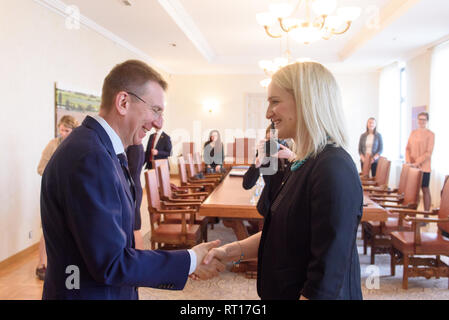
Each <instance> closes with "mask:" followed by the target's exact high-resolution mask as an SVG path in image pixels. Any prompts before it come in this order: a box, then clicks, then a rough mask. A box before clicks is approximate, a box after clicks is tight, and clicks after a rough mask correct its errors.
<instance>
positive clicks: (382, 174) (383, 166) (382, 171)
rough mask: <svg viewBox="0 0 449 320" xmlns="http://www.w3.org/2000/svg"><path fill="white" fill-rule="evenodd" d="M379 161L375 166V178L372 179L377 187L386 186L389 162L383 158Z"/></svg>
mask: <svg viewBox="0 0 449 320" xmlns="http://www.w3.org/2000/svg"><path fill="white" fill-rule="evenodd" d="M379 161H380V163H378V164H377V169H376V176H375V177H374V180H375V181H376V184H377V185H378V186H388V180H389V178H390V166H391V161H389V160H387V159H386V158H383V157H381V158H380V159H379Z"/></svg>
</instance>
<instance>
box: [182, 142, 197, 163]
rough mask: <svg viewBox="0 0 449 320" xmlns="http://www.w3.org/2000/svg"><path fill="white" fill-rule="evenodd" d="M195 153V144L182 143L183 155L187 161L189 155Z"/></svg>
mask: <svg viewBox="0 0 449 320" xmlns="http://www.w3.org/2000/svg"><path fill="white" fill-rule="evenodd" d="M194 152H195V142H183V143H182V155H183V157H184V159H185V160H187V155H188V154H189V153H194Z"/></svg>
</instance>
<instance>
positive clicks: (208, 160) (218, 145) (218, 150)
mask: <svg viewBox="0 0 449 320" xmlns="http://www.w3.org/2000/svg"><path fill="white" fill-rule="evenodd" d="M203 157H204V163H205V164H206V171H207V172H208V173H212V172H217V173H221V172H222V167H223V163H224V149H223V143H222V142H221V137H220V132H218V130H212V131H211V132H210V133H209V141H207V142H206V143H205V144H204V152H203Z"/></svg>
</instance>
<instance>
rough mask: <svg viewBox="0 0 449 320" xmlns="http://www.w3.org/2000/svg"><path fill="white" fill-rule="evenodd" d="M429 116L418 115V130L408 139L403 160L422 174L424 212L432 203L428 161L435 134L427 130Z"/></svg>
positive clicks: (430, 156) (425, 113)
mask: <svg viewBox="0 0 449 320" xmlns="http://www.w3.org/2000/svg"><path fill="white" fill-rule="evenodd" d="M428 121H429V114H428V113H427V112H421V113H419V114H418V129H416V130H413V131H412V133H411V134H410V137H409V138H408V142H407V147H406V150H405V160H406V162H407V163H410V164H411V165H412V166H414V167H416V168H419V169H421V170H422V172H423V177H422V185H421V189H422V193H423V202H424V210H426V211H429V210H430V206H431V203H432V199H431V197H430V189H429V183H430V172H431V168H430V160H431V158H432V152H433V146H434V144H435V134H434V133H433V132H432V131H430V130H429V129H427V122H428Z"/></svg>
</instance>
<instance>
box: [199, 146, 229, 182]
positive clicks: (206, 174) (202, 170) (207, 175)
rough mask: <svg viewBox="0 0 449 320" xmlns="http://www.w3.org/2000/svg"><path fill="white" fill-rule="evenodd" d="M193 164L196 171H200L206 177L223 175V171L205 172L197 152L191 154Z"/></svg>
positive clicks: (219, 177)
mask: <svg viewBox="0 0 449 320" xmlns="http://www.w3.org/2000/svg"><path fill="white" fill-rule="evenodd" d="M193 164H194V165H195V168H196V171H197V172H198V173H202V174H203V175H204V176H205V177H206V178H217V179H222V178H223V177H224V176H225V174H223V173H207V172H206V168H205V167H204V165H203V161H202V160H201V155H200V153H199V152H195V153H194V154H193Z"/></svg>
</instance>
